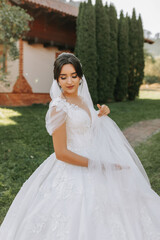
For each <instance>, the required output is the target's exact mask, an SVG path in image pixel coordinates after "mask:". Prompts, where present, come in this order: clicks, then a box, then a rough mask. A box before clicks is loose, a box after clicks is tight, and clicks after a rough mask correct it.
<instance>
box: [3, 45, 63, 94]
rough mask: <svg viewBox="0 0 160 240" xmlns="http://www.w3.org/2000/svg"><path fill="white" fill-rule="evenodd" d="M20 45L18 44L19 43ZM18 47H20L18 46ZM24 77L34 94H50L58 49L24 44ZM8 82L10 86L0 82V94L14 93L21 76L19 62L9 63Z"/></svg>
mask: <svg viewBox="0 0 160 240" xmlns="http://www.w3.org/2000/svg"><path fill="white" fill-rule="evenodd" d="M17 44H18V43H17ZM17 46H18V45H17ZM23 47H24V49H23V50H24V51H23V53H24V55H23V75H24V77H25V78H26V80H27V81H28V83H29V84H30V86H31V88H32V91H33V92H34V93H49V90H50V87H51V84H52V81H53V63H54V60H55V55H56V52H59V51H58V49H57V48H56V47H49V48H44V47H43V45H42V44H34V45H29V44H28V43H27V42H26V41H24V42H23ZM7 65H8V70H9V75H8V78H7V79H8V80H9V83H10V86H9V87H7V86H5V84H4V83H2V82H0V92H12V89H13V85H14V84H15V82H16V80H17V77H18V74H19V72H18V71H19V60H16V61H8V62H7Z"/></svg>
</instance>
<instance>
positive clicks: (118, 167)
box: [113, 164, 130, 170]
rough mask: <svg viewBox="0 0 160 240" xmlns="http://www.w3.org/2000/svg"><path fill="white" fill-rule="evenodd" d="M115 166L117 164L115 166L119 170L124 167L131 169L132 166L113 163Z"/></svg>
mask: <svg viewBox="0 0 160 240" xmlns="http://www.w3.org/2000/svg"><path fill="white" fill-rule="evenodd" d="M113 165H114V166H115V168H116V169H118V170H122V169H130V167H129V166H123V167H122V166H121V165H119V164H113Z"/></svg>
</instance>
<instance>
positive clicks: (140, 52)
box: [136, 15, 144, 96]
mask: <svg viewBox="0 0 160 240" xmlns="http://www.w3.org/2000/svg"><path fill="white" fill-rule="evenodd" d="M137 25H138V36H137V38H138V51H137V58H138V63H137V79H136V95H137V96H138V95H139V87H140V85H141V84H142V82H143V78H144V49H143V46H144V35H143V26H142V20H141V16H140V15H139V17H138V20H137Z"/></svg>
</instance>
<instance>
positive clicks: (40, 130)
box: [0, 99, 160, 223]
mask: <svg viewBox="0 0 160 240" xmlns="http://www.w3.org/2000/svg"><path fill="white" fill-rule="evenodd" d="M108 105H109V107H110V109H111V113H110V117H111V118H112V119H113V120H114V121H115V122H116V123H117V124H118V125H119V127H120V128H121V129H124V128H125V127H128V126H130V125H132V124H133V123H135V122H138V121H140V120H145V119H155V118H160V111H159V109H160V100H157V99H154V100H153V99H136V101H134V102H123V103H121V102H120V103H110V104H108ZM47 109H48V105H33V106H31V107H12V108H11V107H9V108H0V155H1V160H0V161H1V162H0V223H1V222H2V220H3V218H4V216H5V214H6V212H7V210H8V208H9V206H10V204H11V202H12V201H13V199H14V197H15V195H16V193H17V192H18V190H19V189H20V187H21V185H22V184H23V183H24V181H25V180H26V179H27V178H28V177H29V176H30V175H31V174H32V173H33V171H34V170H35V169H36V168H37V167H38V166H39V165H40V164H41V163H42V162H43V161H44V160H45V159H46V158H47V157H48V156H49V155H50V154H51V153H52V152H53V144H52V138H51V137H50V136H49V135H48V133H47V132H46V129H45V114H46V112H47ZM159 140H160V135H159V134H157V135H155V136H154V137H153V140H152V138H151V139H150V140H149V142H147V145H145V144H144V145H142V146H140V147H138V148H136V152H138V154H139V156H140V159H141V161H142V163H143V165H144V167H145V168H146V170H147V173H148V174H149V178H150V179H151V181H152V184H153V188H154V189H155V190H157V192H158V193H160V174H159V169H160V163H159V162H160V161H159V159H160V152H159V151H158V142H159ZM141 149H142V150H141ZM155 152H156V153H155ZM149 164H150V165H149ZM151 165H152V166H151Z"/></svg>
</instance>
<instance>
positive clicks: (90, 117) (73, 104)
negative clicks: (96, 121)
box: [59, 96, 92, 125]
mask: <svg viewBox="0 0 160 240" xmlns="http://www.w3.org/2000/svg"><path fill="white" fill-rule="evenodd" d="M59 98H60V99H61V100H63V101H65V102H66V103H68V104H69V105H72V106H76V107H78V108H79V109H81V110H82V111H84V112H85V113H86V114H87V116H88V118H89V119H90V123H91V125H92V114H91V111H90V109H89V108H88V110H89V112H90V115H91V116H89V114H88V112H87V111H86V110H84V109H83V108H82V107H80V106H78V105H77V104H75V103H70V102H68V101H67V100H66V99H65V98H61V97H60V96H59Z"/></svg>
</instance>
